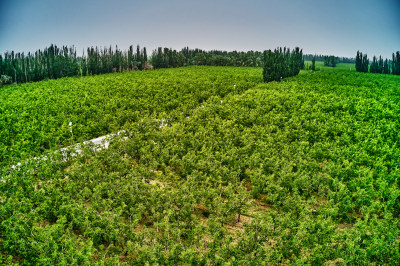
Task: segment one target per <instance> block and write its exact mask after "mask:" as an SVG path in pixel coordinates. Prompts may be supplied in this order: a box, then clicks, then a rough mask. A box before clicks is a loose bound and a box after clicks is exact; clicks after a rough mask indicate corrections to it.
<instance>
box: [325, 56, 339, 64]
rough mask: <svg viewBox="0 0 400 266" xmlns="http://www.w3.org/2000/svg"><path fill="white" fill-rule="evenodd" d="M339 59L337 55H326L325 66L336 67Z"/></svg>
mask: <svg viewBox="0 0 400 266" xmlns="http://www.w3.org/2000/svg"><path fill="white" fill-rule="evenodd" d="M336 64H337V59H336V57H335V56H333V55H330V56H325V57H324V66H330V67H336Z"/></svg>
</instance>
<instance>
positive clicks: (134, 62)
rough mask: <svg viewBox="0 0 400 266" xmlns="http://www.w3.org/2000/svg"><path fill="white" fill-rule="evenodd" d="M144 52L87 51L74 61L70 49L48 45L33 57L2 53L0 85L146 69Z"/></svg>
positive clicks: (72, 50) (138, 48) (91, 48)
mask: <svg viewBox="0 0 400 266" xmlns="http://www.w3.org/2000/svg"><path fill="white" fill-rule="evenodd" d="M147 60H148V59H147V51H146V48H143V49H142V50H140V47H139V45H138V46H137V47H136V52H135V51H134V48H133V46H130V47H129V50H128V51H124V52H123V51H121V50H120V49H118V47H117V46H116V47H115V49H113V48H112V47H111V46H110V47H109V48H104V49H101V48H98V47H90V48H88V49H87V54H86V55H85V54H84V53H83V55H82V56H80V57H78V56H77V54H76V48H75V47H74V46H71V47H67V46H63V47H57V46H56V45H53V44H52V45H50V47H48V48H45V49H44V50H38V51H36V52H35V53H28V54H24V53H14V51H11V52H6V53H5V54H4V57H2V56H1V55H0V75H1V76H2V77H1V79H2V81H3V82H4V81H7V82H17V83H22V82H30V81H39V80H43V79H57V78H62V77H71V76H78V75H81V76H86V75H94V74H104V73H111V72H122V71H129V70H137V69H138V70H141V69H144V68H146V62H147Z"/></svg>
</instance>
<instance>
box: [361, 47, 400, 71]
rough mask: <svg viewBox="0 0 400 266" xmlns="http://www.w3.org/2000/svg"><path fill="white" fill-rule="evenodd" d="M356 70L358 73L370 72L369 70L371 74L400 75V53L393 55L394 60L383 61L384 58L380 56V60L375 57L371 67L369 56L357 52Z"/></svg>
mask: <svg viewBox="0 0 400 266" xmlns="http://www.w3.org/2000/svg"><path fill="white" fill-rule="evenodd" d="M356 70H357V71H358V72H368V70H369V72H370V73H379V74H390V73H392V74H393V75H400V51H397V52H396V53H393V54H392V60H389V59H387V58H386V59H385V60H383V58H382V56H379V59H378V58H377V57H376V56H374V57H373V58H372V62H371V65H369V60H368V56H367V54H363V53H361V52H360V51H357V56H356Z"/></svg>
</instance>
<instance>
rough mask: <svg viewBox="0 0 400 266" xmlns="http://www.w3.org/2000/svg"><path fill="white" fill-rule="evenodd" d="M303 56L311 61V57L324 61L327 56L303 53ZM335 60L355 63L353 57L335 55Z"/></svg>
mask: <svg viewBox="0 0 400 266" xmlns="http://www.w3.org/2000/svg"><path fill="white" fill-rule="evenodd" d="M303 57H304V60H305V61H312V60H313V58H315V61H319V62H325V60H326V57H327V56H326V55H313V54H305V55H304V56H303ZM328 57H329V56H328ZM335 61H336V63H350V64H354V63H355V59H354V58H349V57H338V56H335Z"/></svg>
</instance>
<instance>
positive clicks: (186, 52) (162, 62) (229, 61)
mask: <svg viewBox="0 0 400 266" xmlns="http://www.w3.org/2000/svg"><path fill="white" fill-rule="evenodd" d="M151 64H152V66H153V67H154V68H170V67H182V66H190V65H200V66H201V65H205V66H249V67H261V66H262V65H263V62H262V53H261V52H257V51H248V52H238V51H232V52H227V51H218V50H212V51H203V50H201V49H189V47H185V48H183V49H182V50H181V51H176V50H172V49H169V48H162V47H159V48H158V49H156V50H154V51H153V53H152V56H151Z"/></svg>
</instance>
